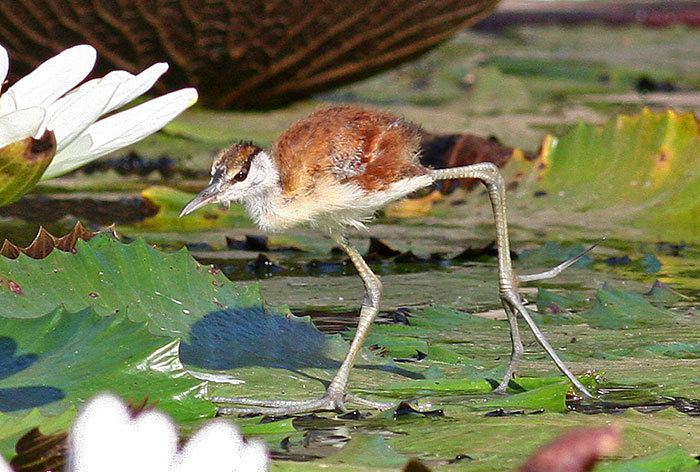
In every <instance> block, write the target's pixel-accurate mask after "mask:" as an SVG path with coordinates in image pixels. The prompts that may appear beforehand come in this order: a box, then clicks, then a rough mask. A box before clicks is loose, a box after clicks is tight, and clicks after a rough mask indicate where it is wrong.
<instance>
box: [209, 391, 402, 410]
mask: <svg viewBox="0 0 700 472" xmlns="http://www.w3.org/2000/svg"><path fill="white" fill-rule="evenodd" d="M209 400H210V401H211V402H213V403H216V404H223V405H226V406H220V407H219V410H218V414H219V415H240V414H255V413H258V414H263V415H267V416H283V415H298V414H301V413H313V412H318V411H334V412H336V413H347V412H349V411H350V410H349V409H348V407H347V406H346V404H347V403H354V404H357V405H361V406H365V407H369V408H373V409H376V410H388V409H390V408H393V407H395V406H396V404H395V403H385V402H377V401H373V400H366V399H364V398H360V397H356V396H355V395H353V394H351V393H347V392H340V393H331V392H326V393H325V395H323V396H322V397H321V398H315V399H312V400H254V399H251V398H228V397H210V398H209ZM229 405H231V406H229Z"/></svg>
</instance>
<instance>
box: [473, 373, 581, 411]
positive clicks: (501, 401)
mask: <svg viewBox="0 0 700 472" xmlns="http://www.w3.org/2000/svg"><path fill="white" fill-rule="evenodd" d="M569 388H570V383H569V381H568V380H565V379H564V380H560V381H559V382H554V383H550V384H548V385H544V386H542V387H538V388H535V389H533V390H528V391H525V392H522V393H517V394H515V395H510V396H504V397H493V398H490V399H489V400H488V402H487V403H486V406H487V407H489V408H492V407H501V408H528V409H530V408H531V409H534V410H539V409H543V410H545V411H552V412H562V411H566V410H567V408H566V393H567V392H568V391H569Z"/></svg>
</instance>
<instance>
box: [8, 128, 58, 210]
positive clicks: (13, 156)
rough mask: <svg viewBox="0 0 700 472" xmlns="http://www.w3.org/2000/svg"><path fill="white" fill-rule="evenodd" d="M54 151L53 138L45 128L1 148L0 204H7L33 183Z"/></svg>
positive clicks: (47, 164) (42, 171)
mask: <svg viewBox="0 0 700 472" xmlns="http://www.w3.org/2000/svg"><path fill="white" fill-rule="evenodd" d="M55 153H56V138H55V137H54V134H53V132H51V131H47V132H45V133H44V135H43V136H42V137H41V138H39V139H34V138H32V137H28V138H25V139H22V140H21V141H17V142H14V143H12V144H8V145H7V146H5V147H3V148H0V206H3V205H7V204H10V203H12V202H14V201H15V200H17V199H19V197H21V196H22V195H24V194H25V193H27V191H28V190H29V189H30V188H32V187H33V186H34V184H36V183H37V182H38V181H39V179H40V178H41V176H42V175H43V173H44V171H45V170H46V168H47V167H48V166H49V164H50V163H51V160H52V159H53V156H54V154H55Z"/></svg>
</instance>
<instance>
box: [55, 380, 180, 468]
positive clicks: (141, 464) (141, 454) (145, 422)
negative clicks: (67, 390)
mask: <svg viewBox="0 0 700 472" xmlns="http://www.w3.org/2000/svg"><path fill="white" fill-rule="evenodd" d="M177 440H178V439H177V428H176V426H175V425H174V424H173V422H172V421H171V420H170V418H169V417H168V416H167V415H165V414H164V413H161V412H157V411H149V412H145V413H143V414H141V415H138V416H137V417H136V418H132V416H131V413H130V412H129V410H128V409H127V407H126V405H125V404H124V403H123V402H122V401H121V399H120V398H118V397H116V396H114V395H112V394H107V393H103V394H100V395H98V396H96V397H94V398H93V399H92V400H90V402H88V404H87V405H86V406H85V407H84V408H83V410H82V411H81V412H80V414H79V415H78V418H77V419H76V421H75V423H74V425H73V428H72V429H71V433H70V443H69V455H68V467H67V470H68V471H69V472H95V471H102V472H112V471H114V472H123V471H124V470H127V471H129V470H131V471H140V470H144V471H149V472H169V470H170V464H171V462H172V458H173V457H174V456H175V453H176V451H177Z"/></svg>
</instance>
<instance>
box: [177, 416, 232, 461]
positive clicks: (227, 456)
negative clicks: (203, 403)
mask: <svg viewBox="0 0 700 472" xmlns="http://www.w3.org/2000/svg"><path fill="white" fill-rule="evenodd" d="M244 447H245V445H244V444H243V437H242V436H241V434H240V433H239V432H238V428H237V427H236V426H235V425H234V424H233V423H232V422H230V421H228V420H223V419H219V420H212V421H210V422H208V423H207V424H205V425H204V426H203V427H202V428H201V429H200V430H199V431H197V433H196V434H195V435H194V436H192V438H190V440H189V441H187V444H185V447H184V448H183V449H182V451H181V452H180V454H179V457H178V458H177V460H176V464H174V465H175V467H173V469H174V471H176V472H197V471H200V470H206V471H207V472H232V471H239V464H240V463H241V453H242V451H243V448H244ZM241 472H242V471H241Z"/></svg>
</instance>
